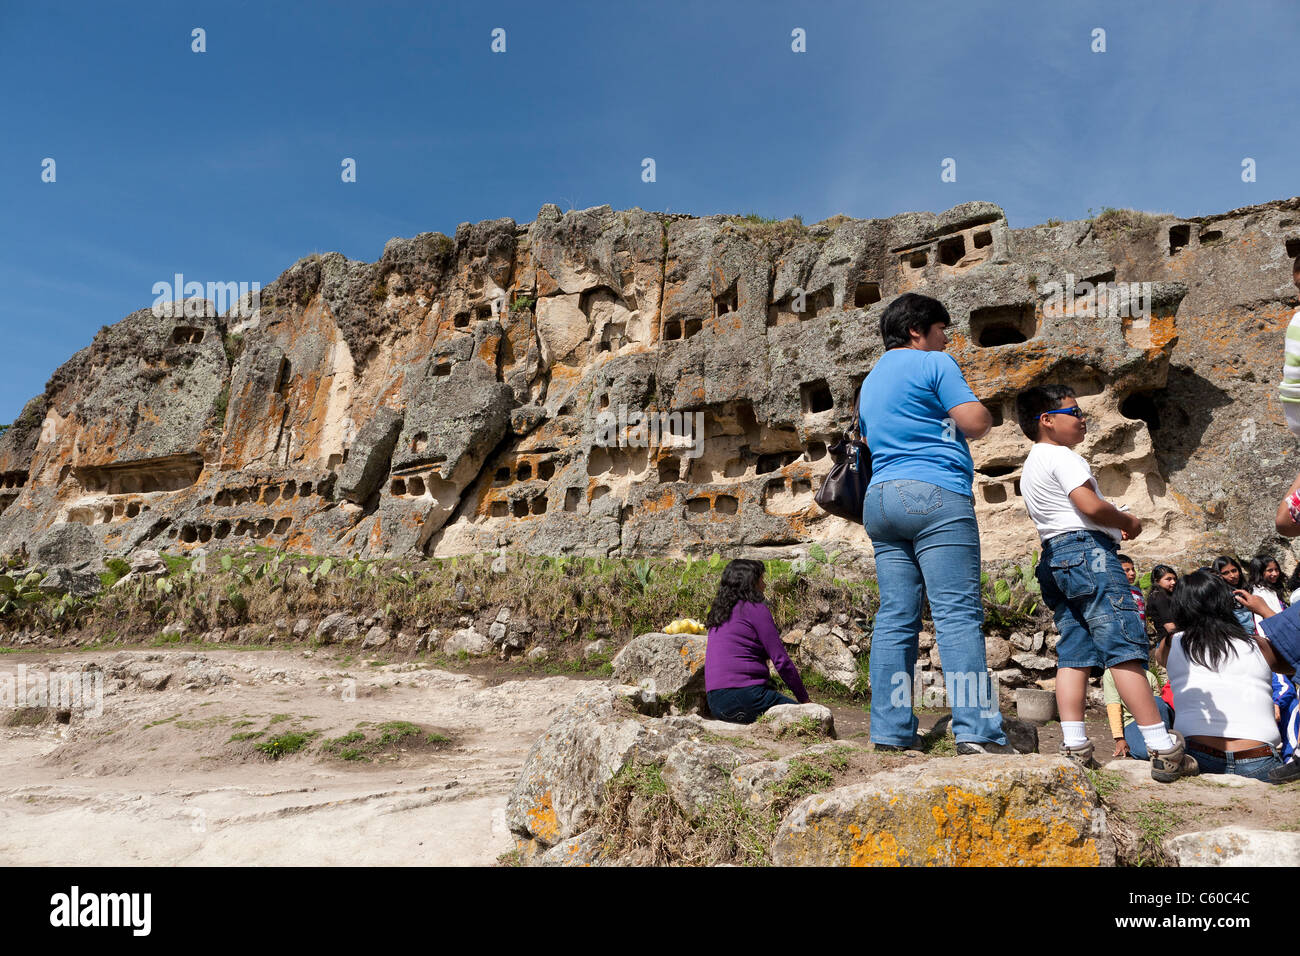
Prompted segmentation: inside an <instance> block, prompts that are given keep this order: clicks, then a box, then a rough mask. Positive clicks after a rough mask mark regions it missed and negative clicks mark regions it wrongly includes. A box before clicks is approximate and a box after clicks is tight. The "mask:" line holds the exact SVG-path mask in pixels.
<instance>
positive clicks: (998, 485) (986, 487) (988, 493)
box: [980, 482, 1007, 505]
mask: <svg viewBox="0 0 1300 956" xmlns="http://www.w3.org/2000/svg"><path fill="white" fill-rule="evenodd" d="M980 492H981V493H982V494H983V496H984V503H985V504H990V505H1000V504H1002V503H1003V502H1005V501H1006V500H1007V486H1006V485H1005V484H1003V483H1002V482H989V483H987V484H983V485H981V486H980Z"/></svg>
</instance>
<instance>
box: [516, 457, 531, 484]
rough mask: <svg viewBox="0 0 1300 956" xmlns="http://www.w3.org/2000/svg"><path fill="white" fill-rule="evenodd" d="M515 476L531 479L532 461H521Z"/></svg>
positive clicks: (520, 478) (521, 478)
mask: <svg viewBox="0 0 1300 956" xmlns="http://www.w3.org/2000/svg"><path fill="white" fill-rule="evenodd" d="M515 477H516V478H518V479H519V480H520V481H530V480H531V479H532V477H533V465H532V462H527V461H521V462H520V463H519V469H518V470H517V471H516V472H515Z"/></svg>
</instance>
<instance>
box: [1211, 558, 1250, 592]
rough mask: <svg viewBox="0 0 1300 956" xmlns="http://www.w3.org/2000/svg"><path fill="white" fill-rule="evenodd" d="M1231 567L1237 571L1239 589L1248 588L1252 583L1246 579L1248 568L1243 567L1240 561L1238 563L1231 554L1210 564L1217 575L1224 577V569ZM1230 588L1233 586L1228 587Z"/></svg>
mask: <svg viewBox="0 0 1300 956" xmlns="http://www.w3.org/2000/svg"><path fill="white" fill-rule="evenodd" d="M1229 566H1231V567H1234V568H1236V569H1237V587H1238V588H1244V587H1246V586H1247V585H1248V584H1249V583H1250V582H1249V581H1248V580H1247V578H1246V568H1245V567H1244V566H1243V565H1242V563H1241V562H1240V561H1238V560H1237V559H1236V558H1234V557H1233V556H1232V555H1230V554H1221V555H1219V556H1218V557H1217V558H1215V559H1214V561H1213V562H1212V563H1211V564H1210V569H1211V570H1212V571H1214V573H1215V574H1217V575H1219V576H1220V577H1222V576H1223V569H1224V568H1226V567H1229ZM1228 587H1232V585H1228Z"/></svg>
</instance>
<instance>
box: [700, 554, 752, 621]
mask: <svg viewBox="0 0 1300 956" xmlns="http://www.w3.org/2000/svg"><path fill="white" fill-rule="evenodd" d="M762 577H763V562H762V561H752V560H750V559H749V558H736V559H735V560H733V561H728V562H727V566H726V567H725V568H723V569H722V581H721V583H720V584H719V585H718V595H717V597H715V598H714V599H713V606H712V607H710V608H709V616H708V617H707V618H706V619H705V621H704V624H705V626H706V627H708V628H709V629H710V630H712V629H713V628H715V627H721V626H722V625H724V624H726V623H727V622H728V621H729V620H731V612H732V610H733V609H734V608H735V606H736V605H737V604H739V603H740V602H741V601H753V602H754V603H755V604H762V603H763V595H761V594H759V593H758V582H759V581H760V580H762Z"/></svg>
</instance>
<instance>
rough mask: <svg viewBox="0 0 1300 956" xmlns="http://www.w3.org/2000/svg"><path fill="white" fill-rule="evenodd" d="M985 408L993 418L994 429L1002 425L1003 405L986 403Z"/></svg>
mask: <svg viewBox="0 0 1300 956" xmlns="http://www.w3.org/2000/svg"><path fill="white" fill-rule="evenodd" d="M984 407H985V408H987V409H988V412H989V415H990V416H992V418H993V427H994V428H997V427H998V426H999V425H1001V424H1002V403H1001V402H984Z"/></svg>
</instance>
